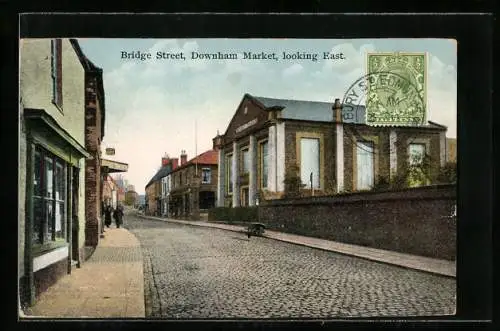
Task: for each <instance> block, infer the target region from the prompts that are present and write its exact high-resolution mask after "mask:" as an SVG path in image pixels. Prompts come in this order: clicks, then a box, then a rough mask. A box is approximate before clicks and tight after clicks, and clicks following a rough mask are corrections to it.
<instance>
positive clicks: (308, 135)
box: [146, 94, 456, 219]
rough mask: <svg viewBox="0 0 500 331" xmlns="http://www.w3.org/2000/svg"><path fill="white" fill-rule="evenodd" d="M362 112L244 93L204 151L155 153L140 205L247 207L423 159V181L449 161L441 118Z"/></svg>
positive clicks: (388, 175) (167, 212)
mask: <svg viewBox="0 0 500 331" xmlns="http://www.w3.org/2000/svg"><path fill="white" fill-rule="evenodd" d="M364 118H365V108H364V106H358V107H357V109H355V116H354V119H353V120H350V121H346V120H345V119H344V118H343V114H342V105H341V104H340V101H339V99H336V100H335V102H334V103H328V102H316V101H302V100H288V99H276V98H267V97H258V96H252V95H250V94H245V95H244V96H243V98H242V100H241V102H240V104H239V105H238V106H237V108H236V111H235V113H234V115H233V117H232V119H231V121H230V123H229V125H228V127H227V129H226V131H225V132H224V134H222V135H221V134H217V136H216V137H215V138H213V149H212V150H210V151H207V152H205V153H203V154H201V155H199V156H196V157H195V158H194V159H192V160H190V161H189V162H186V161H185V160H186V156H185V154H182V155H181V165H180V166H178V165H177V160H178V159H169V158H163V159H162V167H161V168H160V170H159V171H158V172H157V173H156V174H155V176H154V177H153V178H152V179H151V180H150V182H149V183H148V185H146V204H147V209H146V212H147V213H149V214H156V215H163V216H169V217H180V218H194V219H197V218H198V217H199V211H200V210H202V211H203V210H205V209H208V208H210V207H211V206H218V207H224V206H225V207H239V206H254V205H256V204H258V202H259V200H268V199H279V198H283V197H286V196H288V195H289V193H290V191H292V190H296V188H297V187H298V191H299V194H300V195H302V196H303V195H329V194H336V193H342V192H352V191H362V190H370V189H372V188H373V187H374V186H375V185H376V184H377V183H378V182H380V181H382V180H385V181H387V182H391V181H393V180H395V179H396V178H397V177H398V176H399V175H400V174H401V173H405V170H406V169H408V167H409V166H413V165H415V163H417V165H422V166H423V165H424V164H425V167H426V174H425V176H422V178H418V179H417V180H416V182H414V183H413V185H427V184H431V183H432V181H433V178H435V177H436V176H437V174H438V173H439V171H440V169H441V168H442V167H444V166H445V164H446V163H447V162H449V161H456V140H455V139H450V138H447V137H446V131H447V128H446V127H445V126H443V125H441V124H438V123H435V122H431V121H429V122H427V123H426V124H424V125H418V126H391V127H373V126H368V125H365V124H364V123H363V122H364ZM195 165H196V167H195ZM214 190H215V194H213V192H214Z"/></svg>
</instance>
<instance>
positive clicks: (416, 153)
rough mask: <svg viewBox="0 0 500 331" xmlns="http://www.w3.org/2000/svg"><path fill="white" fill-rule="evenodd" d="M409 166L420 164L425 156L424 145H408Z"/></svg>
mask: <svg viewBox="0 0 500 331" xmlns="http://www.w3.org/2000/svg"><path fill="white" fill-rule="evenodd" d="M409 149H410V164H411V165H416V164H422V162H423V160H424V155H425V145H424V144H410V146H409Z"/></svg>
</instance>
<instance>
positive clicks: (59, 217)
mask: <svg viewBox="0 0 500 331" xmlns="http://www.w3.org/2000/svg"><path fill="white" fill-rule="evenodd" d="M64 215H65V213H64V202H57V203H56V238H64V237H65V235H64V231H65V226H64V225H65V223H64Z"/></svg>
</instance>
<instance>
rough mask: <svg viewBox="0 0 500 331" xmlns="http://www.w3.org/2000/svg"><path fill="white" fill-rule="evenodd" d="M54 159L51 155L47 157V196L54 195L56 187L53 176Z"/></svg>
mask: <svg viewBox="0 0 500 331" xmlns="http://www.w3.org/2000/svg"><path fill="white" fill-rule="evenodd" d="M52 162H53V161H52V159H51V158H49V157H47V156H46V157H45V189H46V191H45V196H46V197H47V198H53V197H54V188H53V181H52V180H53V176H54V168H53V164H52Z"/></svg>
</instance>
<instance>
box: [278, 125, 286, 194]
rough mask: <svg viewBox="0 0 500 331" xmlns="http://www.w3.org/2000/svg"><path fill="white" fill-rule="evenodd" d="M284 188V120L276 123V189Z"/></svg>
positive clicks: (282, 189)
mask: <svg viewBox="0 0 500 331" xmlns="http://www.w3.org/2000/svg"><path fill="white" fill-rule="evenodd" d="M284 190H285V122H281V123H277V124H276V191H278V192H283V191H284Z"/></svg>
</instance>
